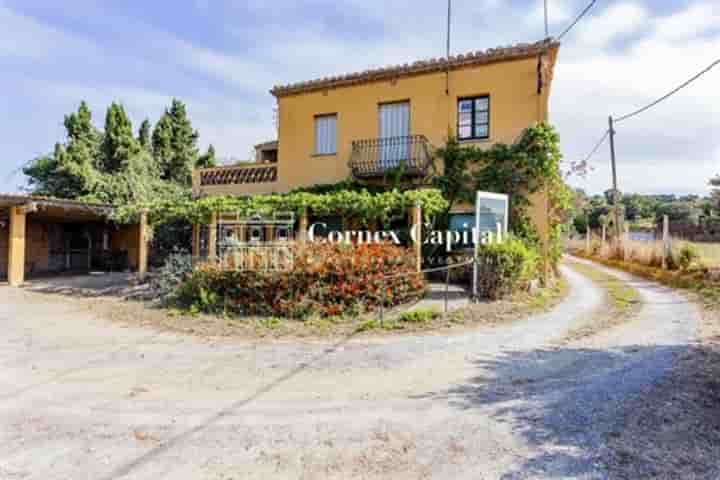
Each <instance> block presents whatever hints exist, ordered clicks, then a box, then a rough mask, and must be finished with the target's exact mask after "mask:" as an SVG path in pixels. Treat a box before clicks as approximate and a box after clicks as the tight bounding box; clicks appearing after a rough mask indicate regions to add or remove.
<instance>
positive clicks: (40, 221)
mask: <svg viewBox="0 0 720 480" xmlns="http://www.w3.org/2000/svg"><path fill="white" fill-rule="evenodd" d="M112 214H113V207H112V206H111V205H105V204H98V203H88V202H80V201H76V200H64V199H57V198H47V197H37V196H27V195H14V194H11V195H8V194H0V277H6V278H7V281H8V283H9V284H10V285H12V286H19V285H22V284H23V282H24V281H25V278H26V277H39V276H53V275H65V274H68V273H87V272H89V271H125V270H130V271H136V272H137V273H138V276H139V277H140V279H141V280H142V279H144V277H145V274H146V272H147V256H148V247H147V233H146V232H147V217H146V215H145V214H141V215H140V219H139V220H138V222H136V223H134V224H129V225H120V224H117V223H115V222H113V221H112V220H111V217H112Z"/></svg>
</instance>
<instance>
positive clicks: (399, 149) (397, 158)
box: [349, 135, 432, 178]
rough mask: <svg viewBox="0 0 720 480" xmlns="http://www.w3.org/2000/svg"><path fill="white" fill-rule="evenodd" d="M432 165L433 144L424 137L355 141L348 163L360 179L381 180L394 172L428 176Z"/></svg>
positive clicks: (411, 136)
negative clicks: (431, 149) (375, 178)
mask: <svg viewBox="0 0 720 480" xmlns="http://www.w3.org/2000/svg"><path fill="white" fill-rule="evenodd" d="M431 163H432V156H431V154H430V142H428V139H427V138H425V136H424V135H409V136H406V137H387V138H372V139H367V140H356V141H354V142H352V152H351V154H350V162H349V164H350V169H351V170H352V173H353V175H354V176H355V177H358V178H372V177H382V176H385V175H387V174H388V173H389V172H391V171H397V172H399V173H402V174H403V175H407V176H425V175H426V174H427V172H428V169H429V168H430V165H431Z"/></svg>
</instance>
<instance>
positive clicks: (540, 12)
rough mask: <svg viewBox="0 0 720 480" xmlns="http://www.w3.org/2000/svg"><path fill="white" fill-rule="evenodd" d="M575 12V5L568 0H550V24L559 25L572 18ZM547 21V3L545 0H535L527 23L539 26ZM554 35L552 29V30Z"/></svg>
mask: <svg viewBox="0 0 720 480" xmlns="http://www.w3.org/2000/svg"><path fill="white" fill-rule="evenodd" d="M573 12H574V5H573V4H572V3H571V2H570V1H568V0H556V1H553V2H548V24H550V25H558V24H560V23H564V22H567V21H568V20H570V19H571V17H572V15H573ZM544 21H545V5H544V1H543V0H535V2H534V6H533V8H532V10H530V13H528V14H527V15H526V16H525V24H526V25H528V26H530V27H535V28H537V26H538V25H543V24H544ZM550 34H551V35H552V30H551V32H550Z"/></svg>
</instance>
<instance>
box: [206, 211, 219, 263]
mask: <svg viewBox="0 0 720 480" xmlns="http://www.w3.org/2000/svg"><path fill="white" fill-rule="evenodd" d="M217 227H218V214H217V213H213V214H212V217H211V219H210V231H209V232H208V258H210V259H211V260H214V259H215V257H217Z"/></svg>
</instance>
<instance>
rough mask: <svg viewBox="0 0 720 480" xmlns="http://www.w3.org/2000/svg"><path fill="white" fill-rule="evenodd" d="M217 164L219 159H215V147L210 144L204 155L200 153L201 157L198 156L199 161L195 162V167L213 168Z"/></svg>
mask: <svg viewBox="0 0 720 480" xmlns="http://www.w3.org/2000/svg"><path fill="white" fill-rule="evenodd" d="M216 166H217V160H216V159H215V147H213V146H212V145H210V146H209V147H208V149H207V152H206V153H205V154H203V155H200V158H198V161H197V163H196V164H195V168H212V167H216Z"/></svg>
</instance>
